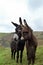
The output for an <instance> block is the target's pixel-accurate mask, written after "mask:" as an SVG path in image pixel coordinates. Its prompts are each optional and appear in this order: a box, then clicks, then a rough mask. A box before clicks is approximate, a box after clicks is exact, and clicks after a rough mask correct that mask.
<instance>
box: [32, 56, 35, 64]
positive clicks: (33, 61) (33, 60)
mask: <svg viewBox="0 0 43 65" xmlns="http://www.w3.org/2000/svg"><path fill="white" fill-rule="evenodd" d="M34 63H35V55H34V56H33V57H32V65H34Z"/></svg>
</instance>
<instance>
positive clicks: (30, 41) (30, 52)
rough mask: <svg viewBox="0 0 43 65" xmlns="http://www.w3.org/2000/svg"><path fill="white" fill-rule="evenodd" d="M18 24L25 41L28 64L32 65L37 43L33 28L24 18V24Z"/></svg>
mask: <svg viewBox="0 0 43 65" xmlns="http://www.w3.org/2000/svg"><path fill="white" fill-rule="evenodd" d="M20 25H21V27H22V35H23V37H24V39H25V42H26V49H27V60H28V65H30V64H32V65H34V62H35V54H36V48H37V44H38V43H37V39H36V37H35V36H34V35H33V30H32V29H31V28H30V27H29V26H28V24H27V23H26V20H25V19H24V25H23V24H21V22H20Z"/></svg>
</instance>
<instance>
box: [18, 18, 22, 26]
mask: <svg viewBox="0 0 43 65" xmlns="http://www.w3.org/2000/svg"><path fill="white" fill-rule="evenodd" d="M19 22H20V25H22V19H21V17H19Z"/></svg>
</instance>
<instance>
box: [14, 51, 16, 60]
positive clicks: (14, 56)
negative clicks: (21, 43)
mask: <svg viewBox="0 0 43 65" xmlns="http://www.w3.org/2000/svg"><path fill="white" fill-rule="evenodd" d="M15 54H16V51H14V59H15Z"/></svg>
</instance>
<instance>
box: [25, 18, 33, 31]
mask: <svg viewBox="0 0 43 65" xmlns="http://www.w3.org/2000/svg"><path fill="white" fill-rule="evenodd" d="M24 24H25V25H26V27H27V28H28V29H30V30H31V31H32V32H33V30H32V29H31V28H30V27H29V26H28V24H27V22H26V20H25V19H24Z"/></svg>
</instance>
